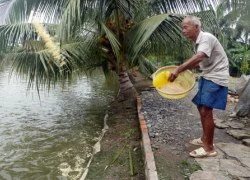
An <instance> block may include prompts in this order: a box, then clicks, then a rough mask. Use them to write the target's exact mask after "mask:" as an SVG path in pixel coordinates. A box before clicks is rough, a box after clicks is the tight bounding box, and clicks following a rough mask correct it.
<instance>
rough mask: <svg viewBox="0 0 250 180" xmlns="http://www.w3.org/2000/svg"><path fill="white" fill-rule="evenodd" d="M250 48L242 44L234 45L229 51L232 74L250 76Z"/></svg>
mask: <svg viewBox="0 0 250 180" xmlns="http://www.w3.org/2000/svg"><path fill="white" fill-rule="evenodd" d="M249 48H250V47H249V46H248V45H244V44H241V43H236V42H235V43H233V44H232V46H231V48H230V49H228V50H227V55H228V58H229V62H230V73H231V74H232V75H236V74H239V73H241V74H249V73H250V69H249V63H250V52H249Z"/></svg>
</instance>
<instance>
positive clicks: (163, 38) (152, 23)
mask: <svg viewBox="0 0 250 180" xmlns="http://www.w3.org/2000/svg"><path fill="white" fill-rule="evenodd" d="M180 22H181V17H178V16H173V15H170V14H161V15H157V16H153V17H151V18H147V19H145V20H144V21H142V22H140V23H139V24H137V25H135V26H134V27H133V28H132V29H131V31H130V32H128V34H127V36H126V40H125V42H126V46H127V50H128V51H127V53H128V56H129V59H131V60H132V61H133V60H134V59H135V58H136V56H137V55H138V53H139V52H140V51H141V50H142V47H143V46H144V44H145V42H147V41H148V40H149V39H150V38H152V39H151V42H152V43H154V42H157V43H158V42H161V43H163V44H162V45H164V44H165V45H167V44H168V45H169V44H170V43H174V42H175V41H177V39H178V38H179V39H180V38H181V37H182V35H181V29H180ZM178 24H179V25H178ZM153 39H154V40H157V41H153ZM149 43H150V42H149Z"/></svg>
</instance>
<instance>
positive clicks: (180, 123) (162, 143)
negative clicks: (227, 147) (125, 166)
mask: <svg viewBox="0 0 250 180" xmlns="http://www.w3.org/2000/svg"><path fill="white" fill-rule="evenodd" d="M195 91H196V88H194V90H193V91H192V92H191V94H190V95H189V96H188V97H187V98H185V99H182V100H167V99H164V98H162V97H161V96H160V95H159V94H158V93H157V92H156V91H155V90H152V91H146V92H143V93H142V94H141V97H142V112H143V114H144V116H145V120H146V121H147V124H148V128H149V136H150V139H151V144H152V147H153V152H154V155H155V160H156V167H157V171H158V176H159V179H162V180H168V179H175V180H178V179H180V180H181V179H188V177H189V176H190V175H191V173H193V172H194V171H196V170H198V169H199V166H198V165H197V164H196V163H195V162H194V159H193V158H190V157H189V156H188V153H189V152H190V151H192V150H193V149H195V148H197V147H196V146H192V145H190V144H189V143H188V142H189V141H190V140H191V139H194V138H197V137H200V136H201V132H202V129H201V124H200V120H199V115H198V111H197V109H196V107H195V106H194V105H193V104H192V102H191V98H192V97H193V95H194V94H195ZM232 107H233V106H231V105H228V107H227V111H219V110H214V117H215V118H216V117H218V118H227V117H228V114H229V113H231V109H232ZM214 139H215V143H218V142H234V143H241V142H239V141H237V140H235V139H234V138H232V137H231V136H229V135H228V134H227V133H226V132H225V130H223V129H215V138H214Z"/></svg>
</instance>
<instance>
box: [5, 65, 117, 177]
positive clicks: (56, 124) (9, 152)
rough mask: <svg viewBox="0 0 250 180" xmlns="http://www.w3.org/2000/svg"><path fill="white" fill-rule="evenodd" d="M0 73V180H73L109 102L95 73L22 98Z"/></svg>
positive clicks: (21, 83) (18, 86)
mask: <svg viewBox="0 0 250 180" xmlns="http://www.w3.org/2000/svg"><path fill="white" fill-rule="evenodd" d="M8 72H9V71H8V69H7V68H5V70H4V71H1V72H0V124H1V125H0V179H53V180H54V179H79V177H80V176H81V174H82V173H83V171H84V167H85V165H86V163H87V159H88V157H89V156H90V153H91V151H92V146H93V144H94V143H95V142H96V141H97V138H98V136H99V135H100V133H101V129H102V127H103V118H104V115H105V111H106V109H107V106H108V103H109V102H110V101H111V100H112V99H113V97H114V91H113V90H111V88H109V87H108V86H107V85H106V84H105V80H104V76H103V75H102V74H101V73H96V74H97V75H95V76H94V78H93V77H92V78H90V79H88V78H87V77H85V76H83V77H82V78H80V79H78V80H76V81H74V82H73V83H72V84H71V85H70V86H69V87H67V88H65V89H63V90H62V88H61V86H60V85H56V87H55V89H52V90H51V91H50V92H49V94H48V92H47V91H46V90H42V91H41V92H40V96H41V99H40V100H39V97H38V95H37V92H36V90H31V91H30V92H28V93H27V91H26V87H27V83H26V82H25V80H24V79H23V80H17V79H16V78H15V77H12V78H11V79H9V78H8Z"/></svg>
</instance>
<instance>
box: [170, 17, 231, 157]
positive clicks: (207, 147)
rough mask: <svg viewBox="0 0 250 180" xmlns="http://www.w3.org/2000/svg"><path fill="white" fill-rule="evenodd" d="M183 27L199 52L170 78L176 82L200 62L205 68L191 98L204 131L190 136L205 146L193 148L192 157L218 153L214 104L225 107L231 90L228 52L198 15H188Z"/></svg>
mask: <svg viewBox="0 0 250 180" xmlns="http://www.w3.org/2000/svg"><path fill="white" fill-rule="evenodd" d="M182 31H183V34H184V36H185V37H186V38H189V39H191V40H192V41H193V42H194V43H195V50H196V54H194V55H193V56H192V57H191V58H190V59H188V60H187V61H186V62H185V63H183V64H181V65H179V66H178V67H177V68H176V69H175V70H173V71H172V72H171V75H170V77H169V80H170V81H171V82H173V81H174V80H175V79H176V77H177V76H178V74H179V73H181V72H182V71H185V70H186V69H191V68H195V67H197V66H199V67H200V69H201V70H202V75H201V77H200V79H199V85H198V92H197V94H196V95H195V97H194V98H193V100H192V102H193V103H194V104H195V105H196V106H197V108H198V111H199V114H200V119H201V124H202V128H203V134H202V136H201V137H200V138H197V139H194V140H191V141H190V143H191V144H195V145H199V146H202V147H200V148H198V149H196V150H194V151H192V152H190V156H192V157H210V156H216V155H217V152H216V151H215V149H214V144H213V137H214V121H213V108H215V109H221V110H225V108H226V103H227V93H228V88H227V87H228V79H229V67H228V59H227V56H226V53H225V51H224V49H223V47H222V46H221V44H220V43H219V41H218V40H217V38H216V37H214V36H213V35H212V34H210V33H207V32H203V31H201V22H200V20H199V19H198V18H197V17H194V16H187V17H186V18H185V19H184V20H183V22H182Z"/></svg>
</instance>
